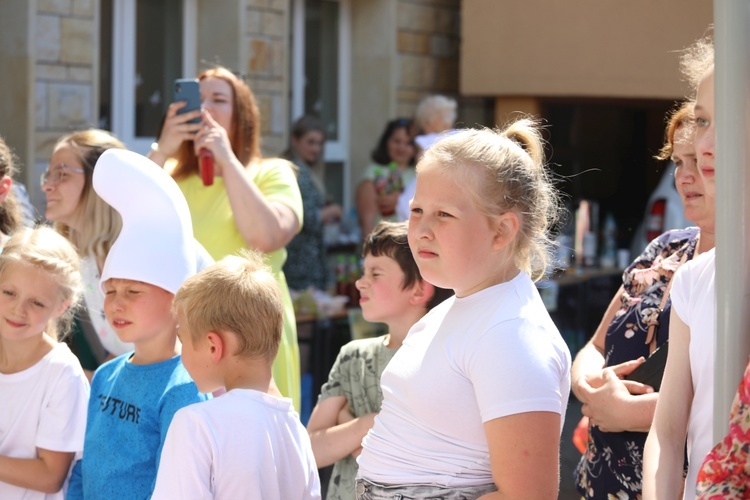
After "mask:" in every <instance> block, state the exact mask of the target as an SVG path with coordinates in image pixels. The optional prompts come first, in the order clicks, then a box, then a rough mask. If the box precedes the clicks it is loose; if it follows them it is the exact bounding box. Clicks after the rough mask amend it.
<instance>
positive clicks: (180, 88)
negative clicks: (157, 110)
mask: <svg viewBox="0 0 750 500" xmlns="http://www.w3.org/2000/svg"><path fill="white" fill-rule="evenodd" d="M174 101H175V102H177V101H185V102H187V105H186V106H185V107H184V108H182V109H180V110H179V111H178V112H177V114H178V115H180V114H182V113H187V112H188V111H195V110H197V109H201V88H200V84H199V83H198V80H197V79H195V78H180V79H178V80H175V81H174ZM200 121H201V119H200V117H198V118H194V119H192V120H190V121H189V122H188V123H200Z"/></svg>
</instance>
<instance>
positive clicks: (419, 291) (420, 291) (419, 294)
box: [409, 279, 435, 306]
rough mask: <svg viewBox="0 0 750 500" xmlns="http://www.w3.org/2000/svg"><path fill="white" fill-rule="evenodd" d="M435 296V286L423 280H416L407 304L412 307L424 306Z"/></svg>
mask: <svg viewBox="0 0 750 500" xmlns="http://www.w3.org/2000/svg"><path fill="white" fill-rule="evenodd" d="M433 295H435V286H434V285H433V284H432V283H428V282H426V281H425V280H422V279H418V280H417V281H416V283H414V284H413V285H412V294H411V297H409V303H410V304H411V305H413V306H426V305H427V303H428V302H429V301H430V299H432V296H433Z"/></svg>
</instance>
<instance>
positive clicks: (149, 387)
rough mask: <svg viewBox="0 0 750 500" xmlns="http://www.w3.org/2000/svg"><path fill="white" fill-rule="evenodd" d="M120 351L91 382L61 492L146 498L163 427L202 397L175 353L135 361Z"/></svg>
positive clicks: (163, 435)
mask: <svg viewBox="0 0 750 500" xmlns="http://www.w3.org/2000/svg"><path fill="white" fill-rule="evenodd" d="M131 356H132V353H128V354H123V355H122V356H119V357H117V358H115V359H113V360H112V361H110V362H108V363H105V364H104V365H102V366H101V367H100V368H99V369H98V370H97V371H96V374H95V375H94V379H93V380H92V382H91V399H90V400H89V407H88V421H87V423H86V437H85V440H84V443H83V458H82V459H81V460H79V461H78V462H76V464H75V467H74V468H73V473H72V476H71V478H70V484H69V487H68V493H67V495H66V498H71V499H77V498H138V499H141V498H150V497H151V493H152V492H153V490H154V483H155V481H156V471H157V469H158V468H159V457H160V456H161V449H162V446H163V445H164V439H165V438H166V436H167V429H168V428H169V424H170V422H171V421H172V417H173V416H174V414H175V412H177V410H179V409H180V408H182V407H184V406H187V405H190V404H193V403H198V402H200V401H205V400H206V399H207V398H208V396H206V395H204V394H201V393H199V392H198V388H197V387H196V385H195V384H194V383H193V381H192V379H191V378H190V375H188V372H187V370H185V367H184V366H183V365H182V362H181V360H180V356H175V357H174V358H172V359H168V360H166V361H161V362H158V363H154V364H150V365H134V364H132V363H130V362H128V360H129V359H130V357H131Z"/></svg>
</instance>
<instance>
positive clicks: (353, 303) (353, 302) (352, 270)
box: [347, 255, 360, 307]
mask: <svg viewBox="0 0 750 500" xmlns="http://www.w3.org/2000/svg"><path fill="white" fill-rule="evenodd" d="M359 276H360V271H359V261H358V260H357V256H356V255H350V256H349V265H348V266H347V283H348V285H349V287H348V288H349V289H348V292H349V293H348V295H349V307H358V306H359V290H358V289H357V285H355V282H356V281H357V280H358V279H359Z"/></svg>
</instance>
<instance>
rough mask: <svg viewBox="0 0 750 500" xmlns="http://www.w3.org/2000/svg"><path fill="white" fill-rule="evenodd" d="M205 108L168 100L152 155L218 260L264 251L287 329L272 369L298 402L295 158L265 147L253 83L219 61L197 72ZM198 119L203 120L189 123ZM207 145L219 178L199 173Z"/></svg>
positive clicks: (298, 216) (299, 215) (281, 387)
mask: <svg viewBox="0 0 750 500" xmlns="http://www.w3.org/2000/svg"><path fill="white" fill-rule="evenodd" d="M198 80H199V82H200V94H201V103H202V109H201V110H195V111H189V112H186V113H179V111H180V110H181V109H182V108H183V107H185V105H186V103H185V102H174V103H172V104H171V105H170V106H169V109H168V110H167V115H166V117H165V120H164V125H163V127H162V131H161V134H160V136H159V140H158V142H157V143H155V144H154V146H153V147H152V150H151V153H150V154H149V157H150V158H151V160H153V161H154V162H156V163H157V164H159V165H165V164H166V167H167V168H168V170H169V171H170V173H171V174H172V176H173V177H174V179H175V180H176V181H177V184H178V185H179V186H180V189H181V190H182V192H183V194H184V195H185V198H186V199H187V202H188V206H189V207H190V213H191V215H192V219H193V231H194V233H195V237H196V239H197V240H198V241H199V242H200V243H202V244H203V246H205V247H206V250H208V252H209V253H210V254H211V256H212V257H213V258H214V259H216V260H219V259H221V258H222V257H224V256H226V255H231V254H234V253H236V252H237V251H238V250H240V249H242V248H252V249H256V250H260V251H262V252H264V253H265V254H266V255H267V257H268V261H269V264H270V265H271V267H272V269H273V273H274V276H275V277H276V280H277V282H278V284H279V287H280V288H281V290H282V295H283V297H284V305H285V312H284V331H283V335H282V339H281V345H280V347H279V354H278V357H277V358H276V361H275V363H274V366H273V376H274V380H275V382H276V385H277V386H278V387H279V390H280V391H281V393H282V394H283V395H284V396H286V397H290V398H292V399H293V400H294V404H295V407H296V408H297V410H299V405H300V373H299V349H298V346H297V326H296V320H295V317H294V307H293V305H292V300H291V296H290V295H289V289H288V287H287V284H286V279H285V277H284V273H283V271H282V266H283V264H284V261H285V260H286V250H285V248H284V247H285V246H286V245H287V243H289V242H290V241H291V239H292V238H293V237H294V235H295V234H297V232H298V231H299V229H300V226H301V222H300V221H301V220H302V198H301V196H300V192H299V187H298V186H297V179H296V177H295V174H294V169H293V166H292V165H291V163H289V162H288V161H286V160H282V159H278V158H274V159H263V158H262V157H261V154H260V113H259V111H258V107H257V105H256V103H255V97H254V96H253V93H252V91H251V90H250V88H249V87H248V86H247V85H246V84H245V83H244V82H243V81H242V80H240V79H239V78H238V77H237V76H235V75H234V74H233V73H232V72H231V71H229V70H228V69H226V68H222V67H217V68H212V69H209V70H206V71H204V72H202V73H201V74H200V75H198ZM195 118H200V120H201V121H200V122H199V123H189V122H190V121H191V120H193V119H195ZM202 149H205V150H207V151H209V152H210V153H211V154H212V155H213V170H214V176H215V179H214V182H213V184H212V185H210V186H207V185H205V184H204V181H203V179H202V178H201V176H200V168H199V154H200V151H201V150H202Z"/></svg>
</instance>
